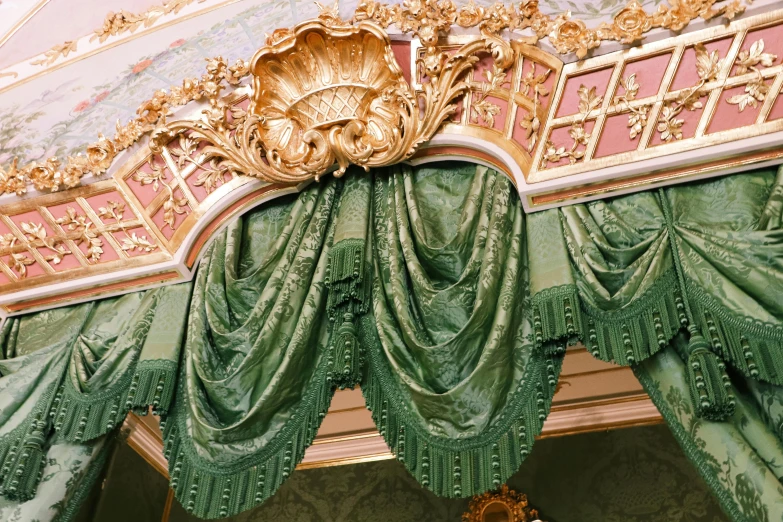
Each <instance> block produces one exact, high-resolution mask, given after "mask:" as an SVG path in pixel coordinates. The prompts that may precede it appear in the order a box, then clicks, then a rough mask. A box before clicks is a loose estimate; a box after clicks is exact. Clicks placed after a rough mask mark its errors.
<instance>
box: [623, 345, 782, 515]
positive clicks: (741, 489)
mask: <svg viewBox="0 0 783 522" xmlns="http://www.w3.org/2000/svg"><path fill="white" fill-rule="evenodd" d="M687 344H688V342H687V339H686V338H685V337H684V335H682V334H681V335H678V336H677V337H675V338H674V340H673V342H672V346H671V347H669V348H667V349H665V350H663V351H662V352H661V353H659V354H657V355H656V356H655V357H651V358H649V359H647V360H646V361H644V362H643V363H642V364H640V365H638V366H636V367H635V368H634V370H635V372H636V375H637V377H638V378H639V380H640V381H641V382H642V384H643V385H644V388H645V390H646V391H647V393H649V394H650V397H651V398H652V400H653V402H654V403H655V405H656V406H657V407H658V409H659V410H660V411H661V414H662V415H663V417H664V419H665V420H666V423H667V424H668V425H669V428H671V431H672V433H673V434H674V436H675V438H676V439H677V441H678V442H679V443H680V445H681V446H682V448H683V450H684V451H685V454H686V455H687V456H688V458H689V460H690V461H691V462H692V463H693V464H694V465H695V467H696V469H697V470H698V471H699V473H700V474H701V476H702V477H703V478H704V480H705V482H706V483H707V484H708V486H709V487H710V489H712V491H713V493H714V494H715V496H716V498H717V499H718V501H719V502H720V504H721V507H722V508H723V510H724V512H725V513H726V514H727V515H729V517H731V520H733V521H734V522H770V521H777V520H783V485H781V479H783V442H782V441H783V432H782V430H783V388H781V387H779V386H773V385H769V384H766V383H760V382H756V381H752V380H747V381H746V380H744V379H743V378H741V377H737V378H736V379H735V382H736V383H737V388H736V389H735V390H734V394H735V396H737V398H738V401H737V407H736V410H735V412H734V414H733V415H732V417H731V418H729V419H728V420H727V421H726V422H711V421H708V420H705V419H703V418H700V417H699V416H697V415H696V414H695V412H694V410H693V407H692V405H691V401H690V400H688V397H687V396H688V386H689V385H688V382H687V378H686V368H685V362H684V359H686V358H687Z"/></svg>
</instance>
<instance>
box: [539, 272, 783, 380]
mask: <svg viewBox="0 0 783 522" xmlns="http://www.w3.org/2000/svg"><path fill="white" fill-rule="evenodd" d="M686 285H687V287H686V292H687V294H688V296H689V304H690V306H691V310H692V313H693V315H694V323H695V324H696V325H697V327H698V328H699V332H700V333H701V335H702V336H703V337H704V338H705V339H706V340H707V342H708V344H709V347H710V349H711V351H712V353H714V354H715V355H717V356H718V357H720V358H722V359H723V360H724V361H726V362H730V363H731V364H732V365H733V366H734V367H735V368H737V369H738V370H739V371H741V372H742V373H743V374H744V375H745V376H746V377H749V378H753V379H758V380H762V381H766V382H769V383H772V384H775V385H778V386H783V326H782V325H771V324H765V323H762V322H760V321H754V320H752V319H751V318H748V317H742V316H738V315H736V314H734V313H732V312H730V311H728V310H727V309H726V308H725V307H724V306H722V305H721V304H720V303H719V302H718V301H716V300H715V299H714V298H712V297H711V296H709V295H707V294H706V293H705V292H704V291H703V290H701V289H700V288H699V287H698V286H696V285H694V284H693V283H691V282H689V281H688V282H686ZM532 305H533V314H534V319H533V320H534V327H535V335H536V343H537V344H538V345H543V344H544V343H547V342H548V341H550V340H554V339H567V340H568V344H573V342H574V338H578V339H581V340H582V342H583V343H584V345H585V347H586V348H587V349H588V351H589V352H590V353H592V354H593V356H594V357H596V358H597V359H601V360H603V361H606V362H613V363H615V364H620V365H624V366H625V365H633V364H636V363H639V362H641V361H643V360H644V359H646V358H648V357H650V356H652V355H654V354H655V353H657V352H658V351H660V350H661V349H662V348H665V347H666V346H668V345H669V343H670V342H671V339H672V338H673V337H674V336H675V335H676V334H677V332H678V331H680V330H681V329H682V328H684V327H686V326H687V325H688V318H687V316H686V313H685V304H684V302H683V298H682V296H681V294H680V292H679V289H678V283H677V277H676V273H675V272H674V271H673V270H672V271H670V272H668V273H667V274H665V275H664V276H663V277H661V278H660V279H659V281H658V283H656V284H655V285H654V286H653V287H652V288H650V289H649V290H648V291H647V292H646V293H645V294H644V295H643V296H642V297H641V298H639V299H638V300H636V302H635V303H634V304H633V305H632V306H630V307H628V308H627V309H623V310H615V311H610V312H605V311H602V310H596V309H593V308H591V307H588V306H587V305H585V304H584V303H582V302H581V299H580V298H579V292H578V289H577V287H576V286H574V285H566V286H560V287H555V288H551V289H548V290H544V291H543V292H539V293H538V294H536V295H535V296H534V297H533V299H532ZM550 346H551V345H550ZM559 346H562V344H561V345H555V346H554V347H553V348H552V349H558V347H559Z"/></svg>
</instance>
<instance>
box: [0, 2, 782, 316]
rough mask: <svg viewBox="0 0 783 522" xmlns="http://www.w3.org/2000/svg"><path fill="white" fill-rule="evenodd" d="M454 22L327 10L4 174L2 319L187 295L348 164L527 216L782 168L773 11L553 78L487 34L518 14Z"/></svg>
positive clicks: (428, 8) (776, 16)
mask: <svg viewBox="0 0 783 522" xmlns="http://www.w3.org/2000/svg"><path fill="white" fill-rule="evenodd" d="M707 4H709V6H712V8H717V7H716V6H717V5H718V4H717V3H709V2H707V3H701V4H699V5H702V7H704V6H707ZM449 5H450V4H449V3H448V2H446V3H444V2H441V3H433V1H432V0H427V1H422V2H419V3H418V4H416V3H414V2H408V3H405V4H403V5H402V7H398V8H391V7H388V6H386V7H384V6H382V5H381V4H372V3H367V2H365V3H362V4H361V5H360V9H359V11H357V15H356V17H355V20H353V21H350V22H349V21H345V20H341V19H340V18H339V16H338V15H337V12H336V9H335V8H334V7H328V8H324V9H323V11H322V13H321V15H320V16H319V18H317V19H315V20H309V21H305V22H303V23H301V24H298V25H297V26H296V27H294V28H292V29H280V30H277V31H275V32H274V33H273V34H271V35H270V36H269V37H268V39H267V44H266V45H265V46H264V47H262V48H261V49H259V51H258V52H257V53H256V55H255V56H254V57H253V58H252V59H251V60H248V61H245V60H237V61H236V62H234V63H233V64H231V63H229V62H228V61H227V60H225V59H224V58H222V57H216V58H212V59H209V60H207V64H206V70H205V73H204V74H203V75H202V76H201V78H190V79H185V80H183V82H182V83H181V85H177V86H174V87H172V88H171V89H168V90H159V91H157V92H155V93H153V95H152V96H151V97H150V98H149V99H148V100H146V101H145V102H144V103H142V104H141V106H140V107H139V109H138V111H137V117H136V118H134V119H133V120H131V121H130V122H128V123H126V124H125V125H118V127H117V132H116V133H115V135H114V136H110V137H103V136H100V137H99V139H98V140H97V141H96V142H95V143H93V144H92V145H89V146H88V147H87V148H86V154H84V155H79V156H75V157H71V158H65V159H63V160H58V159H57V158H48V159H46V160H42V161H39V162H36V163H32V164H28V165H19V164H18V163H16V162H13V163H12V164H11V166H10V168H6V169H5V170H2V169H0V189H2V191H3V192H4V194H3V195H2V196H0V313H2V314H4V315H8V314H16V313H22V312H25V311H30V310H36V309H42V308H47V307H52V306H59V305H62V304H66V303H69V302H77V301H80V300H89V299H93V298H95V297H97V296H104V295H114V294H118V293H123V292H128V291H132V290H137V289H140V288H147V287H150V286H155V285H160V284H168V283H173V282H177V281H184V280H188V279H190V278H191V277H192V275H193V271H194V267H195V264H196V263H197V262H198V259H199V256H200V253H201V252H203V249H204V247H205V246H206V244H207V243H208V241H209V240H210V238H211V237H213V236H214V234H215V233H216V232H217V231H218V230H219V229H220V228H221V227H222V226H223V225H224V224H225V223H227V221H228V220H229V219H230V218H231V217H233V216H235V215H237V214H238V213H241V212H243V211H245V210H247V209H249V208H251V207H252V206H254V205H257V204H259V203H261V202H263V201H266V200H268V199H270V198H273V197H277V196H280V195H282V194H287V193H291V192H295V191H297V190H300V189H301V187H302V186H304V185H305V184H307V183H311V182H317V180H318V179H319V178H320V177H321V176H324V175H335V176H339V175H341V174H342V173H343V172H344V171H345V169H346V168H347V167H348V166H349V165H358V166H361V167H364V168H365V169H369V168H373V167H381V166H385V165H392V164H395V163H400V162H408V163H411V164H421V163H426V162H432V161H440V160H444V159H463V160H467V161H473V162H477V163H481V164H484V165H488V166H490V167H492V168H495V169H498V170H499V171H502V172H504V173H505V174H507V175H508V176H509V177H510V178H511V179H512V180H513V181H514V183H515V185H516V187H517V189H518V191H519V193H520V196H521V198H522V202H523V205H524V206H525V208H526V210H527V211H529V212H531V211H536V210H539V209H544V208H550V207H553V206H558V205H563V204H566V203H571V202H578V201H587V200H590V199H595V198H598V197H605V196H607V195H612V194H620V193H625V192H632V191H637V190H645V189H649V188H652V187H655V186H660V185H664V184H670V183H679V182H683V181H687V180H691V179H698V178H703V177H707V176H714V175H720V174H724V173H727V172H736V171H740V170H744V169H749V168H754V167H758V166H760V165H772V164H777V163H780V162H781V161H783V153H780V152H779V146H778V143H779V142H780V139H781V137H783V110H782V109H781V108H783V102H781V103H778V100H779V96H780V91H781V87H783V63H782V62H781V56H783V10H778V11H773V12H768V13H765V14H762V15H758V16H753V17H748V18H745V19H742V20H737V21H734V22H732V23H730V24H728V25H722V26H716V27H713V28H710V29H706V30H702V31H699V32H694V33H690V34H684V35H681V36H675V37H672V38H669V39H666V40H663V41H657V42H653V43H650V44H645V45H641V46H638V47H634V48H630V49H627V50H624V51H619V52H615V53H609V54H606V55H603V56H597V57H594V58H588V59H585V60H582V61H580V62H576V63H568V64H563V62H562V61H561V60H560V58H559V57H558V56H555V55H552V54H549V53H547V52H545V51H544V50H542V49H541V48H539V47H537V46H535V45H533V44H532V43H531V42H530V41H522V40H510V41H509V40H508V37H509V34H510V33H508V32H500V31H503V30H505V29H506V28H508V27H516V26H517V25H518V24H523V25H524V23H527V22H524V23H523V21H520V20H527V19H528V18H530V17H528V18H524V17H525V16H528V15H525V14H524V13H523V14H519V13H518V14H517V15H518V16H521V17H522V18H520V19H518V20H517V21H514V19H513V17H511V18H510V19H507V18H504V17H502V16H500V14H502V13H507V14H508V13H509V11H508V9H506V8H504V9H506V11H499V10H498V9H500V7H495V8H492V9H489V10H481V9H479V8H477V7H476V6H472V7H471V6H467V7H464V8H462V10H456V11H453V10H451V8H449ZM531 5H533V4H531V3H530V2H528V3H526V4H523V7H522V9H524V8H525V6H527V7H530V6H531ZM683 5H684V4H683ZM721 5H727V4H721ZM632 7H633V6H632ZM705 8H706V7H705ZM471 9H476V10H477V11H476V13H478V14H476V16H473V15H471V16H473V18H466V17H467V16H468V14H470V13H471V11H470V10H471ZM633 9H636V8H635V7H634V8H633ZM390 10H391V11H390ZM392 11H393V13H392ZM384 13H385V14H384ZM390 13H391V14H390ZM395 13H396V14H395ZM493 13H494V14H493ZM520 13H522V11H520ZM474 14H475V13H474ZM392 15H394V16H392ZM452 15H453V17H454V20H452ZM479 15H480V16H479ZM517 15H515V16H517ZM387 16H392V18H394V17H396V18H394V19H395V20H396V23H398V24H400V25H401V26H402V29H403V30H405V31H408V32H409V33H412V34H414V35H415V36H414V37H413V38H411V37H410V36H409V35H406V34H392V35H390V34H387V31H386V30H385V29H384V28H383V27H382V25H384V24H387V23H388V22H389V20H387V19H386V18H384V17H387ZM531 16H532V15H531ZM533 18H535V17H533ZM530 20H532V18H530ZM376 21H380V22H382V24H380V25H379V23H376ZM452 22H454V23H456V24H457V25H461V26H476V33H475V34H459V35H454V34H450V29H451V27H452V25H451V24H452ZM542 23H543V22H542ZM547 23H548V22H547ZM509 24H511V25H509ZM515 24H517V25H515ZM617 34H619V33H617ZM656 75H657V76H656ZM686 120H687V122H686ZM727 122H728V123H727ZM612 125H615V127H614V130H611V129H612V128H613V127H612ZM716 125H717V127H716ZM727 125H728V126H727ZM618 129H619V130H618ZM612 132H614V134H612ZM605 143H610V144H611V145H612V146H613V147H614V146H617V144H624V145H623V146H627V147H628V148H627V149H623V150H612V151H610V153H607V152H606V149H605V145H604V144H605Z"/></svg>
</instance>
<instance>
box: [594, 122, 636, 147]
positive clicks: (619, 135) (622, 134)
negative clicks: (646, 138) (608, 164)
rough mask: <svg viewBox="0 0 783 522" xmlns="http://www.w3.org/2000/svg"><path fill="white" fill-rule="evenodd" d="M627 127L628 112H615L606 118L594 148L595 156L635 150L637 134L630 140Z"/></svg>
mask: <svg viewBox="0 0 783 522" xmlns="http://www.w3.org/2000/svg"><path fill="white" fill-rule="evenodd" d="M629 131H630V129H629V128H628V113H625V114H616V115H614V116H610V117H608V118H606V121H605V122H604V130H603V132H602V133H601V137H600V139H599V141H598V146H597V147H596V149H595V154H594V157H595V158H602V157H604V156H611V155H612V154H619V153H621V152H629V151H632V150H636V147H638V146H639V136H637V137H636V138H635V139H633V140H631V138H630V135H629Z"/></svg>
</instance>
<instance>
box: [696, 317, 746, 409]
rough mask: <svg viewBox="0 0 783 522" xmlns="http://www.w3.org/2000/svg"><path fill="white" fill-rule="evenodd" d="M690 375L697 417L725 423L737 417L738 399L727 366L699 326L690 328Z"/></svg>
mask: <svg viewBox="0 0 783 522" xmlns="http://www.w3.org/2000/svg"><path fill="white" fill-rule="evenodd" d="M688 330H689V331H690V333H691V338H690V340H689V341H688V363H687V370H688V371H687V375H688V386H689V387H690V391H691V401H693V407H694V410H695V411H696V414H697V415H698V416H699V417H702V418H704V419H707V420H711V421H724V420H726V419H727V418H729V417H731V416H732V415H733V414H734V406H735V399H734V394H733V393H732V392H731V381H730V380H729V376H728V374H727V373H726V365H725V363H724V362H723V361H721V360H720V359H719V358H718V356H717V355H715V354H714V353H712V351H711V350H710V345H709V343H708V342H707V340H706V339H705V338H704V337H702V336H701V335H700V334H699V333H698V330H697V329H696V328H695V327H690V328H689V329H688Z"/></svg>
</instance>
